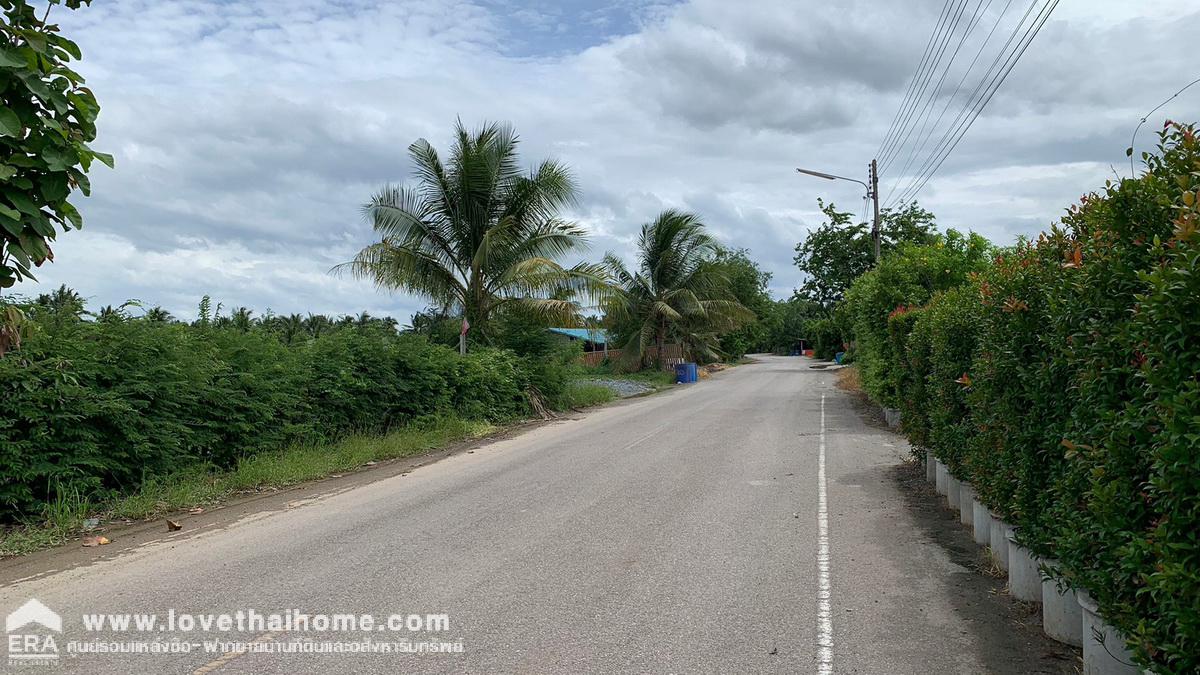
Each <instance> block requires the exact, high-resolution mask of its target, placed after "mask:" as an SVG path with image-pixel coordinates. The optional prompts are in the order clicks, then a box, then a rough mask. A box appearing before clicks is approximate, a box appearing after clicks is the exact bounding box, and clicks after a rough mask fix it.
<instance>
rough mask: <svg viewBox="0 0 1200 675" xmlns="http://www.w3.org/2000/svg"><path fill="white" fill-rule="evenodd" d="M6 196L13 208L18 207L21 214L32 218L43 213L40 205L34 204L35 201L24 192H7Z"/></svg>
mask: <svg viewBox="0 0 1200 675" xmlns="http://www.w3.org/2000/svg"><path fill="white" fill-rule="evenodd" d="M4 196H5V197H8V201H9V202H11V203H12V205H13V206H15V207H17V208H18V209H19V210H20V211H21V213H24V214H27V215H30V216H36V215H37V214H38V213H40V212H41V209H39V208H38V205H37V204H34V203H33V200H32V199H30V198H29V196H28V195H26V194H25V193H23V192H17V191H16V190H5V192H4Z"/></svg>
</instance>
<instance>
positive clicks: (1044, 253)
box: [847, 125, 1200, 673]
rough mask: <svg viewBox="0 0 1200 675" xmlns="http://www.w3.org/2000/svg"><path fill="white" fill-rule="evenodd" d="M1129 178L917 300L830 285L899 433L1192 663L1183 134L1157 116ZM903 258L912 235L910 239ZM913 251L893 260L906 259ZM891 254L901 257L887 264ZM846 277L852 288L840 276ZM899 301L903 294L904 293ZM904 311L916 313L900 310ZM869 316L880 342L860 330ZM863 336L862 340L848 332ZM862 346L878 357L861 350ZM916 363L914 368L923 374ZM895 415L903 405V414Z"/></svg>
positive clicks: (1191, 410) (1194, 392) (1197, 504)
mask: <svg viewBox="0 0 1200 675" xmlns="http://www.w3.org/2000/svg"><path fill="white" fill-rule="evenodd" d="M1146 164H1147V170H1146V172H1145V173H1144V174H1143V175H1142V176H1140V177H1138V178H1136V179H1129V180H1122V181H1119V182H1116V183H1109V184H1108V185H1106V187H1105V189H1104V190H1103V192H1101V193H1098V194H1091V195H1087V196H1085V197H1084V198H1083V200H1082V201H1081V203H1080V204H1079V205H1078V206H1075V207H1073V208H1072V209H1071V210H1070V211H1068V213H1067V215H1066V216H1065V217H1064V218H1063V221H1062V226H1061V227H1057V226H1056V227H1053V228H1051V229H1050V231H1049V232H1047V233H1046V234H1043V235H1041V236H1040V237H1038V238H1037V240H1035V241H1033V242H1027V241H1022V242H1019V243H1018V244H1017V245H1016V246H1014V247H1013V248H1011V249H1008V250H1005V251H1003V252H1002V253H1000V254H999V255H997V256H996V257H995V259H994V261H992V263H991V264H990V265H988V266H987V267H986V269H985V270H983V271H982V272H980V273H979V274H976V275H972V276H971V278H970V280H969V282H968V283H965V284H962V285H960V286H958V287H955V288H953V289H951V290H947V291H945V292H944V293H941V294H938V295H935V296H933V297H932V299H931V300H930V301H929V303H928V304H927V305H926V306H925V308H924V309H923V310H920V311H918V312H912V311H910V310H907V309H904V310H903V311H899V310H898V311H894V312H893V313H892V316H891V317H890V319H888V320H886V321H885V320H882V319H880V318H879V313H880V312H881V311H882V307H883V306H884V303H885V302H887V301H890V299H891V298H894V297H896V296H897V295H902V294H904V293H905V291H904V287H903V285H902V284H901V283H898V282H896V281H892V282H889V283H884V282H882V281H881V279H882V277H884V276H885V273H886V271H887V270H886V269H885V268H887V267H889V265H886V264H885V265H884V266H881V268H880V270H879V273H878V275H877V276H878V277H879V278H877V279H875V280H867V279H866V277H867V276H869V275H864V277H863V279H864V280H865V281H863V280H860V281H862V284H861V286H860V284H859V282H856V284H855V287H856V288H858V290H857V291H856V292H854V293H851V294H848V295H847V300H848V302H852V303H857V305H855V304H852V305H851V307H850V310H851V312H852V313H853V314H854V316H855V324H854V325H855V337H856V338H857V339H858V340H859V343H860V345H861V346H863V347H865V348H864V349H862V351H861V353H860V355H861V357H862V359H863V360H864V361H872V362H873V363H872V364H871V367H870V368H867V369H864V375H866V374H870V377H871V378H873V382H872V383H871V384H870V386H869V387H868V391H869V392H870V393H871V394H872V395H873V396H878V397H879V398H877V399H876V400H877V401H879V402H880V403H883V404H885V405H888V404H890V402H891V401H893V400H896V399H895V397H893V398H891V399H889V398H888V394H890V393H895V392H893V391H892V390H891V389H890V387H891V386H893V385H895V386H897V387H899V392H898V394H899V400H900V401H901V402H902V405H903V406H904V411H905V417H906V419H905V420H904V429H905V432H906V433H907V434H908V436H909V438H910V441H911V442H912V443H913V444H914V445H915V446H918V447H923V448H928V449H929V450H931V451H932V452H934V454H935V455H936V456H937V457H938V458H939V459H941V460H942V461H943V462H945V463H946V464H947V465H948V467H949V468H950V469H951V471H952V473H954V474H955V476H956V477H958V478H960V479H962V480H967V481H969V482H970V483H971V484H972V485H973V486H974V488H975V491H976V493H977V495H978V497H979V499H981V500H982V501H983V502H984V503H985V504H986V505H987V506H988V507H989V508H991V509H992V510H994V511H996V512H997V513H998V514H999V515H1001V516H1002V517H1004V518H1005V519H1006V520H1008V521H1009V522H1011V523H1012V524H1014V525H1015V526H1016V527H1017V537H1018V539H1019V540H1020V541H1021V542H1022V543H1023V544H1024V545H1026V546H1027V547H1029V548H1030V549H1031V550H1032V551H1033V552H1034V553H1036V554H1038V555H1039V556H1042V557H1046V558H1056V559H1057V560H1058V561H1059V564H1060V570H1059V572H1060V573H1061V575H1062V577H1063V579H1064V580H1065V581H1066V582H1067V583H1068V584H1069V585H1071V586H1073V587H1075V588H1079V589H1083V590H1086V591H1087V592H1088V593H1089V594H1090V595H1091V596H1092V597H1093V598H1095V600H1096V601H1097V604H1098V605H1099V607H1100V612H1101V614H1102V615H1103V616H1104V617H1105V619H1106V620H1108V621H1109V622H1110V623H1112V624H1113V625H1114V626H1116V627H1117V628H1118V629H1119V630H1120V631H1122V633H1123V634H1124V635H1125V636H1126V637H1127V638H1128V640H1129V645H1130V646H1131V648H1132V649H1133V650H1134V653H1135V657H1136V658H1137V659H1138V661H1139V662H1141V663H1142V665H1145V666H1150V667H1152V668H1153V669H1154V672H1158V673H1194V672H1198V671H1200V378H1198V377H1197V373H1198V372H1200V314H1198V313H1197V312H1196V307H1197V306H1200V213H1198V212H1197V204H1198V203H1200V145H1198V144H1197V140H1196V138H1195V133H1194V131H1193V129H1192V128H1191V127H1187V126H1181V125H1170V126H1168V128H1167V129H1166V130H1165V131H1164V132H1163V135H1162V141H1161V146H1160V150H1159V152H1158V154H1156V155H1152V156H1147V157H1146ZM908 254H909V255H913V254H914V252H913V251H909V252H908ZM920 266H921V265H920V263H918V262H914V263H912V264H911V265H910V266H909V267H910V268H911V269H917V268H920ZM891 267H893V268H898V267H901V265H899V264H898V263H893V264H892V265H891ZM854 290H855V289H854V288H852V291H854ZM910 297H911V295H910ZM913 316H915V322H914V321H913V320H912V317H913ZM883 330H886V331H887V332H888V337H889V339H890V343H888V347H889V349H884V348H883V347H882V344H883V343H882V342H881V341H880V340H879V339H878V336H879V334H880V332H881V331H883ZM864 336H865V337H866V339H865V340H864ZM878 360H884V361H887V363H879V362H877V361H878ZM922 375H923V376H922ZM910 415H911V417H912V418H911V419H907V418H908V417H909V416H910Z"/></svg>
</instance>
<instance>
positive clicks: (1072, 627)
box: [1042, 560, 1083, 647]
mask: <svg viewBox="0 0 1200 675" xmlns="http://www.w3.org/2000/svg"><path fill="white" fill-rule="evenodd" d="M1042 566H1043V567H1047V568H1050V569H1051V570H1053V569H1054V568H1056V567H1058V561H1056V560H1045V561H1043V562H1042ZM1042 631H1044V632H1045V633H1046V635H1049V636H1050V637H1052V638H1054V639H1055V640H1058V641H1059V642H1064V643H1066V644H1069V645H1075V646H1076V647H1082V646H1083V608H1082V607H1080V606H1079V598H1078V597H1077V596H1076V595H1075V589H1073V588H1067V587H1066V586H1065V585H1063V586H1061V590H1060V586H1059V582H1058V580H1057V579H1053V578H1050V577H1045V578H1043V579H1042Z"/></svg>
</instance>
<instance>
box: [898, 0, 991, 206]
mask: <svg viewBox="0 0 1200 675" xmlns="http://www.w3.org/2000/svg"><path fill="white" fill-rule="evenodd" d="M991 4H992V0H987V4H984V0H979V3H978V4H976V5H975V10H974V11H973V12H971V19H970V21H968V22H967V28H966V30H964V31H963V34H962V36H961V37H960V38H959V39H958V44H957V45H955V47H954V53H953V54H951V55H950V60H949V61H947V62H946V67H945V68H943V69H942V75H941V77H939V78H938V82H937V84H936V85H934V87H933V89H932V90H930V92H929V97H928V98H927V99H926V100H925V106H924V107H923V108H922V109H921V114H920V115H919V116H918V120H919V121H920V122H921V130H920V131H919V132H917V136H916V140H915V141H914V142H913V144H912V146H911V147H910V148H909V151H908V155H907V159H906V160H905V162H904V166H903V167H901V169H900V174H901V175H903V174H904V172H905V171H908V168H909V167H910V166H912V163H913V160H914V159H916V158H917V156H918V152H919V151H920V150H921V148H922V147H923V146H924V144H925V143H926V141H927V140H928V138H929V135H930V134H932V133H933V130H934V129H936V128H937V124H936V123H935V124H934V126H933V127H932V128H930V127H929V118H930V117H931V116H932V115H931V113H932V112H933V102H934V101H936V100H937V96H938V92H940V91H941V90H942V84H944V83H945V82H946V76H947V75H949V74H950V69H951V68H952V67H953V66H954V60H955V59H956V58H958V53H959V52H960V51H961V50H962V46H963V43H965V42H966V41H967V38H968V37H970V35H971V33H973V32H974V31H975V27H976V26H978V25H979V21H980V20H982V19H983V14H982V12H984V11H987V8H988V7H990V6H991ZM942 110H943V112H944V111H945V108H942ZM938 123H941V119H939V120H938ZM913 129H916V124H915V123H914V125H913ZM927 129H928V131H926V130H927ZM897 157H899V155H897ZM885 170H887V166H886V165H885V166H883V167H881V168H880V171H885ZM889 196H891V195H889Z"/></svg>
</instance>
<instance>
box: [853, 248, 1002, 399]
mask: <svg viewBox="0 0 1200 675" xmlns="http://www.w3.org/2000/svg"><path fill="white" fill-rule="evenodd" d="M991 250H992V249H991V245H990V244H989V243H988V241H987V240H986V239H984V238H983V237H981V236H979V235H977V234H974V233H971V234H969V235H962V234H960V233H958V232H956V231H954V230H950V231H949V232H947V233H946V234H945V235H939V236H938V237H937V238H936V239H935V242H934V243H933V244H928V245H916V244H903V245H901V246H900V247H898V248H897V249H896V251H895V252H893V253H891V254H890V255H888V256H887V257H886V258H884V260H883V262H882V263H880V264H879V266H877V267H876V268H874V269H873V270H871V271H870V272H867V273H866V274H863V275H862V276H860V277H858V279H857V280H855V282H854V283H853V284H852V285H851V286H850V288H849V289H848V290H847V291H846V295H845V299H844V300H843V311H842V312H839V314H841V315H842V316H845V317H846V319H845V320H846V321H847V322H848V323H849V328H850V331H851V333H852V334H853V337H854V359H855V362H856V363H857V364H858V367H859V369H860V371H861V373H862V381H863V387H864V388H866V390H867V393H869V394H870V395H871V397H872V398H874V399H875V400H876V401H878V402H879V403H881V404H883V405H885V406H887V407H889V408H899V407H900V402H901V389H900V387H901V379H902V378H903V374H904V364H903V359H902V358H900V355H898V353H897V352H896V345H897V336H894V335H892V334H891V332H890V331H889V325H888V318H889V316H891V315H892V313H893V312H895V311H896V308H897V307H909V306H919V305H922V304H924V303H926V302H928V301H929V299H930V298H931V297H933V296H934V294H936V293H937V292H938V291H941V290H944V289H947V288H953V287H955V286H958V285H960V284H962V283H963V282H965V281H966V279H967V276H968V275H969V274H970V273H971V272H973V271H976V270H979V269H982V268H983V267H984V266H985V265H986V263H987V261H988V259H989V258H990V256H991Z"/></svg>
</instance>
